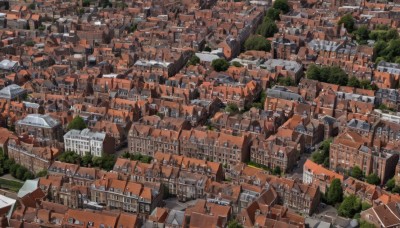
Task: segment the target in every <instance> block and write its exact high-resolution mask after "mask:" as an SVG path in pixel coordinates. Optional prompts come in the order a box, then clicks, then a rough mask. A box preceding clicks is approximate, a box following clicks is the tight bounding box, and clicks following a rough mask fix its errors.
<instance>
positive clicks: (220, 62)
mask: <svg viewBox="0 0 400 228" xmlns="http://www.w3.org/2000/svg"><path fill="white" fill-rule="evenodd" d="M211 66H212V67H213V68H214V70H215V71H217V72H219V71H226V70H227V69H228V68H229V63H228V61H226V59H222V58H220V59H214V60H213V61H212V62H211Z"/></svg>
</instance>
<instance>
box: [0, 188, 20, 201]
mask: <svg viewBox="0 0 400 228" xmlns="http://www.w3.org/2000/svg"><path fill="white" fill-rule="evenodd" d="M0 195H3V196H7V197H8V198H11V199H17V198H18V196H17V193H15V192H10V191H7V190H4V189H0Z"/></svg>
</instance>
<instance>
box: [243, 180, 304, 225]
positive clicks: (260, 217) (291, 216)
mask: <svg viewBox="0 0 400 228" xmlns="http://www.w3.org/2000/svg"><path fill="white" fill-rule="evenodd" d="M277 202H278V196H277V193H276V191H275V190H274V189H273V188H270V189H268V190H267V191H264V192H263V193H262V194H261V195H260V196H259V197H258V198H257V199H256V200H255V201H253V202H252V203H251V204H250V205H249V206H247V207H246V208H243V209H242V210H241V211H240V214H239V215H237V218H238V221H239V223H241V224H242V225H243V227H246V228H250V227H254V226H268V224H271V223H275V224H280V225H282V226H291V227H296V228H303V227H305V219H304V218H303V217H302V216H300V215H297V214H295V213H293V212H291V211H290V210H289V209H288V208H287V207H285V206H281V205H278V204H277Z"/></svg>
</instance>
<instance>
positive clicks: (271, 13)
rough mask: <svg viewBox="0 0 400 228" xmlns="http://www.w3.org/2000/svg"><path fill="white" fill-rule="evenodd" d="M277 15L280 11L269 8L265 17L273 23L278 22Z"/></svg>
mask: <svg viewBox="0 0 400 228" xmlns="http://www.w3.org/2000/svg"><path fill="white" fill-rule="evenodd" d="M279 14H280V10H278V9H275V8H269V10H268V11H267V14H266V15H265V16H266V17H267V18H269V19H271V20H273V21H279V20H280V17H279Z"/></svg>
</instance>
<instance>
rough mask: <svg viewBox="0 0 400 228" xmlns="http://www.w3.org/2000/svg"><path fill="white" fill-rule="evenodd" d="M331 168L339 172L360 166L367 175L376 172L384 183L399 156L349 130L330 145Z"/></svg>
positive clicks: (391, 172)
mask: <svg viewBox="0 0 400 228" xmlns="http://www.w3.org/2000/svg"><path fill="white" fill-rule="evenodd" d="M329 157H330V162H329V165H330V168H331V169H334V170H337V171H339V172H344V171H346V170H350V169H351V168H353V167H355V166H358V167H360V168H361V170H362V171H363V173H364V174H365V175H369V174H371V173H376V174H377V175H378V176H379V178H380V179H381V181H382V183H384V181H386V180H388V179H389V178H391V177H392V176H393V174H394V171H395V169H396V165H397V162H398V160H399V156H398V154H396V153H390V152H385V151H383V150H381V148H380V147H379V146H371V145H370V142H369V141H368V139H366V138H365V137H362V136H361V135H360V134H358V133H356V132H353V131H347V132H344V133H342V134H340V135H339V136H338V137H337V138H335V139H334V141H333V143H332V144H331V147H330V156H329Z"/></svg>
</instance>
